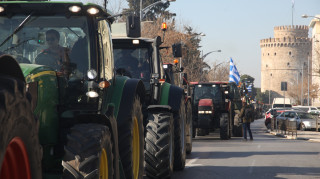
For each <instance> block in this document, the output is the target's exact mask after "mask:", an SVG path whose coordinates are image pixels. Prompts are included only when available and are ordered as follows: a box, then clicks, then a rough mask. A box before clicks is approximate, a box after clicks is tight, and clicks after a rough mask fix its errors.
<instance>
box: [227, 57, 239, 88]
mask: <svg viewBox="0 0 320 179" xmlns="http://www.w3.org/2000/svg"><path fill="white" fill-rule="evenodd" d="M239 81H240V74H239V72H238V70H237V67H236V66H235V65H234V64H233V60H232V58H230V73H229V82H235V83H236V84H237V85H238V84H239Z"/></svg>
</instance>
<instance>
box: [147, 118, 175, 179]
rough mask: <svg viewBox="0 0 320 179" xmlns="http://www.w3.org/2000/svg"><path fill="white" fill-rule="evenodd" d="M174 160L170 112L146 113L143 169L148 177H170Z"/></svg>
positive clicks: (172, 128)
mask: <svg viewBox="0 0 320 179" xmlns="http://www.w3.org/2000/svg"><path fill="white" fill-rule="evenodd" d="M173 161H174V125H173V118H172V114H171V113H169V112H155V113H149V114H148V124H147V127H146V138H145V171H146V175H147V176H148V177H150V178H159V179H160V178H170V176H171V174H172V172H173Z"/></svg>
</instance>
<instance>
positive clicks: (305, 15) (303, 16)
mask: <svg viewBox="0 0 320 179" xmlns="http://www.w3.org/2000/svg"><path fill="white" fill-rule="evenodd" d="M301 17H302V18H308V17H313V18H316V19H319V20H320V17H317V16H309V15H307V14H303V15H302V16H301Z"/></svg>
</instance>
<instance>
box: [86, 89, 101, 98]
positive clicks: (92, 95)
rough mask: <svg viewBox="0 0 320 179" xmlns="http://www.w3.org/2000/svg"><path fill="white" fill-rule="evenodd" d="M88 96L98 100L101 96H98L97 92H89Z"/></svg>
mask: <svg viewBox="0 0 320 179" xmlns="http://www.w3.org/2000/svg"><path fill="white" fill-rule="evenodd" d="M86 95H87V96H88V97H89V98H96V97H98V96H99V94H98V93H97V92H95V91H88V92H87V93H86Z"/></svg>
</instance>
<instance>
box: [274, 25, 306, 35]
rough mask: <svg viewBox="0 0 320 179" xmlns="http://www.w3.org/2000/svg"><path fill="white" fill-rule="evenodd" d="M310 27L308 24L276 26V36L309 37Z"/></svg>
mask: <svg viewBox="0 0 320 179" xmlns="http://www.w3.org/2000/svg"><path fill="white" fill-rule="evenodd" d="M308 32H309V27H308V26H306V25H295V26H290V25H289V26H277V27H274V38H282V37H287V38H288V37H291V38H302V37H304V38H308Z"/></svg>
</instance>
